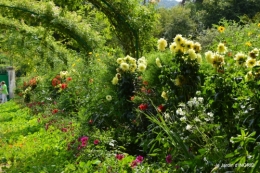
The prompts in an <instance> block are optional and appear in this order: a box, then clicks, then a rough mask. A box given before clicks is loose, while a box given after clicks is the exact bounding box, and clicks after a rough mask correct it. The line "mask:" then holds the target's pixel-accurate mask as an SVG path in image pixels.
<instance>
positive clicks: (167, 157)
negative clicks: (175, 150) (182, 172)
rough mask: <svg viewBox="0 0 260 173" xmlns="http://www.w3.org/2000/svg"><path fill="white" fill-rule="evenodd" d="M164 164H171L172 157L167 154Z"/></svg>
mask: <svg viewBox="0 0 260 173" xmlns="http://www.w3.org/2000/svg"><path fill="white" fill-rule="evenodd" d="M166 162H167V163H171V162H172V156H171V155H170V154H169V155H167V156H166Z"/></svg>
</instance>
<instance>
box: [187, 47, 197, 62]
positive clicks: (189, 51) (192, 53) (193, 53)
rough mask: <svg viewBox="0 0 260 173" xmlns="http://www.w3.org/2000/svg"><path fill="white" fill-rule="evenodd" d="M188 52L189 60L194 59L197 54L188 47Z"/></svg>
mask: <svg viewBox="0 0 260 173" xmlns="http://www.w3.org/2000/svg"><path fill="white" fill-rule="evenodd" d="M188 54H189V56H190V59H191V60H195V59H196V58H197V54H196V53H195V50H194V49H189V50H188Z"/></svg>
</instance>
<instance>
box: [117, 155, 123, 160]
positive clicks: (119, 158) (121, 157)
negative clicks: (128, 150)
mask: <svg viewBox="0 0 260 173" xmlns="http://www.w3.org/2000/svg"><path fill="white" fill-rule="evenodd" d="M124 157H125V156H124V155H123V154H117V155H116V158H117V160H122V159H123V158H124Z"/></svg>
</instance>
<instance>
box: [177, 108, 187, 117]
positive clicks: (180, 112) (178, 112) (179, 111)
mask: <svg viewBox="0 0 260 173" xmlns="http://www.w3.org/2000/svg"><path fill="white" fill-rule="evenodd" d="M176 114H177V115H185V112H184V111H183V110H182V109H181V108H178V109H177V110H176Z"/></svg>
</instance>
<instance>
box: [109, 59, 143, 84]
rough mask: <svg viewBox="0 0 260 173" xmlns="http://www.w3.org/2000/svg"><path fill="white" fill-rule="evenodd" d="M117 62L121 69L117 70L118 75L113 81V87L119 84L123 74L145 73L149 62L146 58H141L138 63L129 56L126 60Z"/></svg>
mask: <svg viewBox="0 0 260 173" xmlns="http://www.w3.org/2000/svg"><path fill="white" fill-rule="evenodd" d="M116 62H117V63H118V64H119V68H117V74H116V75H115V77H114V78H113V79H112V84H113V85H116V84H118V81H119V79H120V77H121V73H122V72H130V73H134V72H136V71H139V72H143V71H145V69H146V67H147V61H146V59H145V57H141V58H139V59H138V60H137V61H136V59H134V58H132V57H131V56H129V55H127V56H126V57H125V58H118V59H117V60H116Z"/></svg>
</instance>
